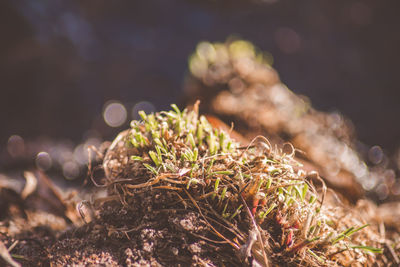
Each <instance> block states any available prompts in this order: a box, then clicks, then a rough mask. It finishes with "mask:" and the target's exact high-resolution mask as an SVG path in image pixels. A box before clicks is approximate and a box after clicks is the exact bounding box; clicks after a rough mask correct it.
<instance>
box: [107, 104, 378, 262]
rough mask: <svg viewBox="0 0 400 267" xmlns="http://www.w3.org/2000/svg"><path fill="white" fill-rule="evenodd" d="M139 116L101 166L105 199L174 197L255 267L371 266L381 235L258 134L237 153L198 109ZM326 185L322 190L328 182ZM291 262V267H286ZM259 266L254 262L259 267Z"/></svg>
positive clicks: (237, 148)
mask: <svg viewBox="0 0 400 267" xmlns="http://www.w3.org/2000/svg"><path fill="white" fill-rule="evenodd" d="M172 107H173V110H171V111H168V112H160V113H155V114H145V113H144V112H140V115H141V117H142V120H141V121H132V123H131V129H129V130H127V131H124V132H122V133H121V134H120V135H119V136H118V137H117V138H116V140H114V142H113V144H112V145H111V147H110V148H109V150H108V152H107V154H106V156H105V159H104V163H103V168H104V171H105V174H106V180H107V181H106V184H105V185H106V186H107V188H108V194H109V196H108V199H119V200H120V205H129V204H128V203H129V198H130V197H132V196H134V195H135V194H138V192H140V190H148V189H149V188H150V189H151V190H168V191H170V192H174V195H175V196H176V198H174V199H171V203H177V202H179V203H181V204H183V205H184V207H185V208H186V209H190V210H193V211H196V212H198V213H199V214H200V215H201V217H202V218H203V219H204V220H205V221H206V222H207V224H208V227H209V230H210V236H207V237H206V236H204V237H201V238H204V239H205V240H208V241H210V242H214V243H216V244H221V243H225V244H229V245H230V246H231V247H232V249H233V250H234V251H236V254H237V256H238V257H239V259H240V260H241V261H242V262H243V263H247V264H250V265H251V264H252V265H253V266H271V265H272V266H274V265H277V264H279V263H284V264H287V265H293V266H335V265H350V264H353V263H355V262H359V263H360V264H364V263H368V262H373V261H374V260H375V258H376V255H377V253H381V252H382V250H381V249H380V248H376V247H379V246H380V242H379V237H377V236H376V235H374V232H373V231H369V230H368V229H367V227H368V224H366V223H365V222H364V221H363V220H362V219H361V218H359V217H358V216H355V214H354V212H353V213H352V212H349V210H348V209H346V208H345V207H343V206H340V205H336V204H332V203H334V202H333V201H329V202H328V203H327V202H324V197H325V196H326V188H325V187H324V186H323V187H321V188H319V189H318V190H317V188H316V187H315V186H314V185H313V183H312V182H311V176H315V175H317V174H316V173H306V172H305V171H303V170H302V169H301V166H300V164H299V163H297V162H296V161H295V160H294V159H293V156H294V155H293V154H294V148H293V147H292V146H290V145H289V147H291V152H290V153H287V152H286V153H284V152H283V151H282V149H281V148H277V147H272V146H271V144H270V143H269V142H268V140H267V139H265V138H264V137H258V138H256V139H254V140H253V141H252V142H251V144H250V145H249V146H247V147H241V146H240V144H239V143H238V142H236V141H235V140H233V139H231V138H230V136H229V134H228V133H226V132H224V131H221V130H218V129H214V128H213V127H212V126H211V125H210V124H209V123H208V121H207V120H206V118H205V117H203V116H200V117H199V115H198V105H195V106H194V110H192V111H188V110H186V109H185V110H184V111H180V110H179V109H178V108H177V107H176V106H175V105H172ZM322 184H323V183H322ZM289 261H290V262H289ZM257 264H258V265H257Z"/></svg>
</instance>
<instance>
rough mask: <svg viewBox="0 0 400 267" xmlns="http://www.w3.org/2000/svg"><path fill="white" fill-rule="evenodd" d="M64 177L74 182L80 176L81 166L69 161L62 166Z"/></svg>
mask: <svg viewBox="0 0 400 267" xmlns="http://www.w3.org/2000/svg"><path fill="white" fill-rule="evenodd" d="M62 170H63V174H64V177H65V178H67V179H69V180H73V179H75V178H77V177H78V176H79V173H80V170H79V165H78V163H76V162H75V161H68V162H66V163H64V164H63V165H62Z"/></svg>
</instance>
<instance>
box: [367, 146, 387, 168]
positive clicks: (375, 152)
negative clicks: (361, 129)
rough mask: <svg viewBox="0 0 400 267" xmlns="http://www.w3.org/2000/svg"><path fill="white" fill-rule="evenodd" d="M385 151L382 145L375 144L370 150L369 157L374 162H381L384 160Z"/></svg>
mask: <svg viewBox="0 0 400 267" xmlns="http://www.w3.org/2000/svg"><path fill="white" fill-rule="evenodd" d="M383 156H384V154H383V151H382V148H381V147H380V146H373V147H371V149H370V150H369V151H368V159H369V160H370V161H371V163H373V164H379V163H381V162H382V160H383Z"/></svg>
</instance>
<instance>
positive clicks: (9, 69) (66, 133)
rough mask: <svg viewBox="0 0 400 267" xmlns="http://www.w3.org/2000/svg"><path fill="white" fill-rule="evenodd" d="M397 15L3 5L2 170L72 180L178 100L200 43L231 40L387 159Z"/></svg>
mask: <svg viewBox="0 0 400 267" xmlns="http://www.w3.org/2000/svg"><path fill="white" fill-rule="evenodd" d="M399 7H400V4H399V2H398V1H395V0H392V1H389V0H388V1H386V0H385V1H383V0H382V1H373V0H363V1H353V0H335V1H325V0H323V1H321V0H315V1H283V0H264V1H262V0H259V1H256V0H255V1H250V0H248V1H245V0H241V1H239V0H236V1H235V0H232V1H229V0H218V1H217V0H214V1H211V0H210V1H207V0H202V1H200V0H199V1H196V0H170V1H163V0H149V1H112V3H111V2H110V1H105V0H96V1H60V0H51V1H45V0H42V1H28V0H25V1H24V0H21V1H13V0H4V1H1V2H0V20H1V23H0V33H1V42H0V69H1V71H0V129H1V130H0V170H6V171H7V170H11V169H18V168H19V166H21V164H26V163H27V164H28V165H29V164H30V163H32V164H36V165H37V166H39V167H40V168H42V169H44V170H46V169H49V168H51V166H52V165H53V164H55V162H57V164H60V165H61V167H62V171H63V174H64V176H65V177H66V178H69V179H74V178H75V177H78V176H79V175H80V174H82V170H81V166H82V165H83V164H86V163H87V155H86V154H85V151H86V148H87V147H88V146H89V145H96V146H97V145H99V144H100V143H101V142H102V141H103V140H111V139H112V138H113V137H114V136H115V135H116V134H117V133H118V132H119V131H120V130H122V129H124V128H127V127H128V125H129V121H130V120H132V119H134V118H136V116H137V111H138V110H140V109H144V110H146V111H155V110H160V109H165V108H168V107H169V105H170V104H171V103H175V102H178V101H179V99H180V97H181V95H182V93H183V89H182V87H183V82H184V79H185V76H186V75H187V74H188V68H187V62H188V56H189V55H190V54H191V53H192V52H193V51H194V49H195V47H196V44H197V43H198V42H200V41H203V40H206V41H211V42H215V41H221V42H223V41H225V40H226V38H227V37H229V36H232V35H234V36H238V37H240V38H243V39H246V40H249V41H250V42H252V43H254V45H256V46H257V47H259V48H260V49H261V50H265V51H268V52H269V53H271V55H272V56H273V61H274V64H273V66H274V67H275V68H276V69H277V71H278V72H279V74H280V77H281V79H282V81H283V82H284V83H285V84H287V85H288V87H289V88H290V89H291V90H293V91H294V92H295V93H298V94H304V95H306V96H307V97H309V98H310V100H311V101H312V103H313V106H314V107H315V108H316V109H319V110H322V111H328V112H330V111H340V113H342V114H344V115H345V116H347V117H348V118H350V119H351V120H352V121H353V123H354V126H355V129H356V132H357V135H358V138H359V140H360V141H361V142H363V143H365V144H367V145H368V146H371V147H372V146H374V147H375V148H378V149H379V151H381V150H383V151H385V152H386V153H387V154H388V155H390V156H395V155H396V153H399V152H398V148H399V146H400V123H399V122H400V121H399V115H400V105H399V100H400V90H399V84H400V75H399V74H398V64H399V62H400V53H399V51H398V49H399V47H400V33H399V26H400V17H399V16H398V10H399V9H398V8H399ZM38 152H39V153H38ZM29 153H31V154H32V155H33V157H31V158H32V159H31V158H30V157H29V156H26V155H30V154H29ZM399 155H400V154H399ZM399 158H400V157H399ZM17 159H21V160H22V162H23V163H21V160H20V161H18V160H17ZM24 160H25V161H24ZM398 163H399V166H400V161H399V162H398ZM399 168H400V167H399Z"/></svg>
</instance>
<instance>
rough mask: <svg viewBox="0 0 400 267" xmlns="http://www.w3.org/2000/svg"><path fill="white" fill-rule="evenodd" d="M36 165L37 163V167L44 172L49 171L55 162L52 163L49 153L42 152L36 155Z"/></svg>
mask: <svg viewBox="0 0 400 267" xmlns="http://www.w3.org/2000/svg"><path fill="white" fill-rule="evenodd" d="M35 163H36V167H38V168H39V169H41V170H43V171H47V170H48V169H50V168H51V166H52V164H53V161H52V159H51V157H50V155H49V153H47V152H43V151H42V152H39V153H38V154H37V155H36V159H35Z"/></svg>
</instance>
